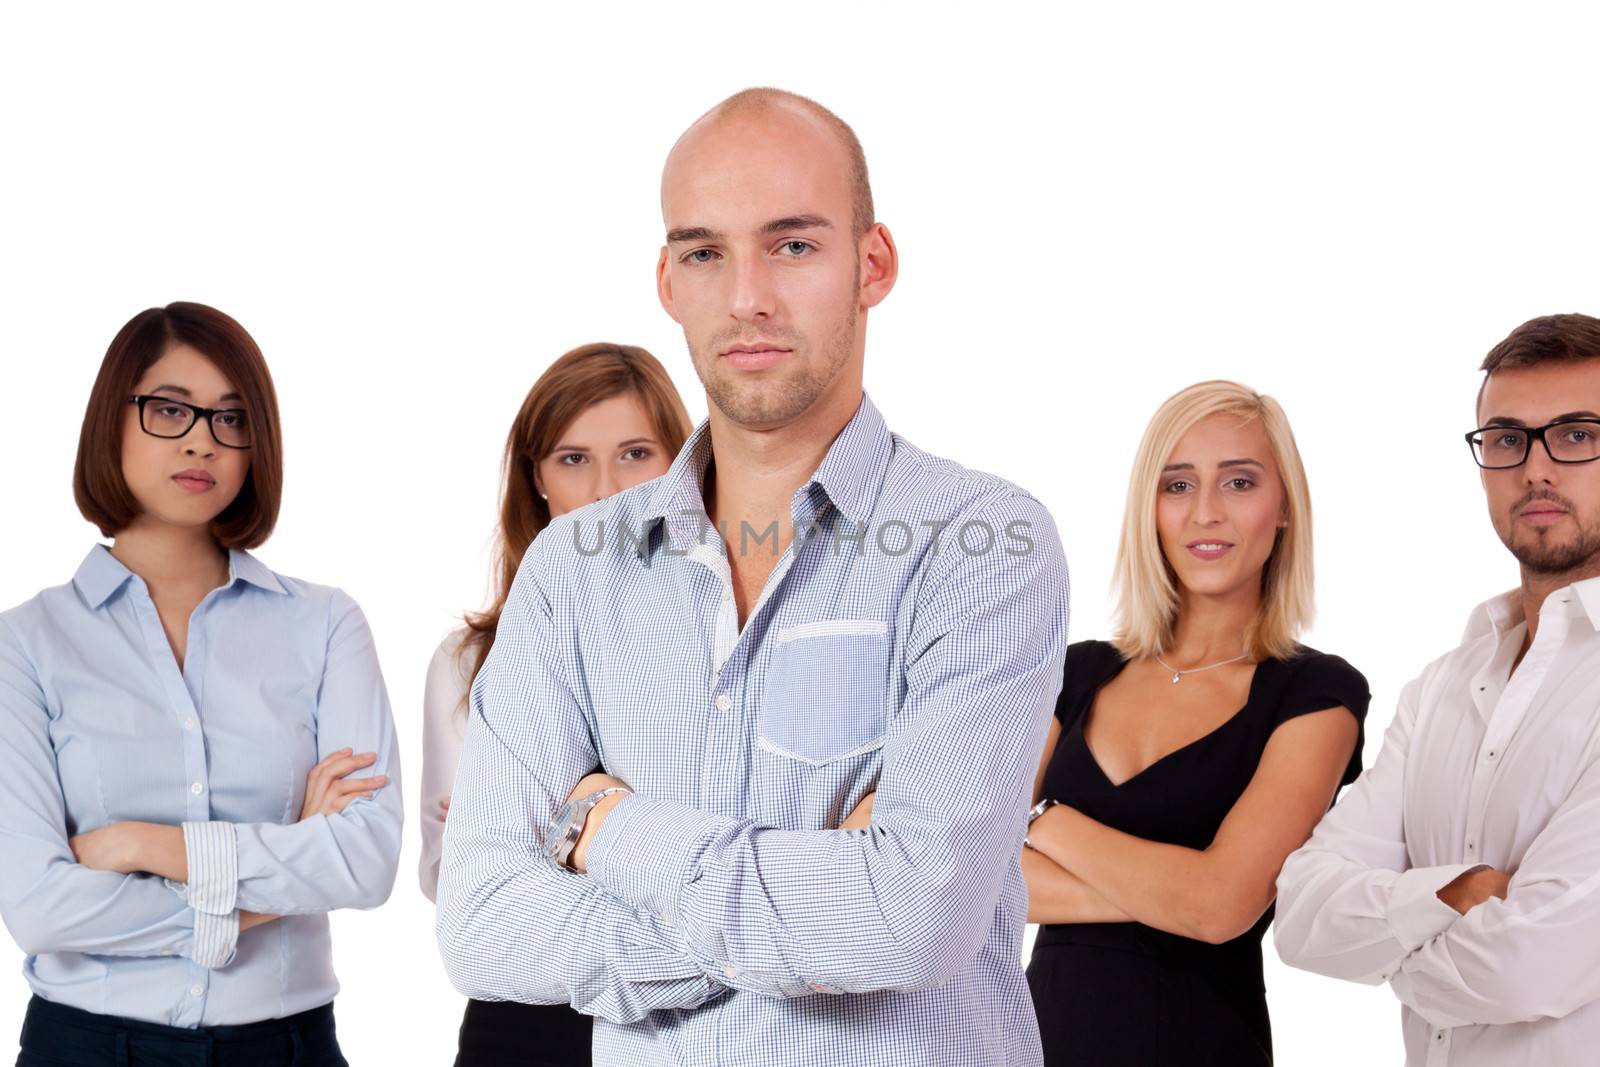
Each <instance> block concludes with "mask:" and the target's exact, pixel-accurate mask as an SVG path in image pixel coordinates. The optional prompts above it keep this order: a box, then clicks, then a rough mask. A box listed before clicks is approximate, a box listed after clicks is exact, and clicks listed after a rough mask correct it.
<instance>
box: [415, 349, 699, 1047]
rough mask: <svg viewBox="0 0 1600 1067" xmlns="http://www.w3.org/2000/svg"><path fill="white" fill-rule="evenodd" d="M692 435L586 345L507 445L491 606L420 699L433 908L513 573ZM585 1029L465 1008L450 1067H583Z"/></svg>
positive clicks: (549, 1008)
mask: <svg viewBox="0 0 1600 1067" xmlns="http://www.w3.org/2000/svg"><path fill="white" fill-rule="evenodd" d="M692 429H693V426H692V424H691V423H690V422H689V415H688V412H687V411H685V410H684V407H683V400H682V399H681V398H680V397H679V396H678V391H677V389H675V388H674V387H673V385H672V379H671V378H670V377H668V376H667V372H666V369H665V368H664V367H662V366H661V363H660V362H659V361H658V360H657V359H656V358H655V357H654V356H652V355H651V354H650V353H649V352H646V351H645V350H644V349H642V348H635V347H633V346H632V345H615V344H606V343H599V344H589V345H583V346H582V347H579V348H575V349H573V350H572V351H570V352H568V353H566V354H565V355H563V356H561V357H560V358H559V359H557V360H556V361H555V362H554V363H552V364H551V365H550V366H549V368H548V369H546V370H545V372H544V373H543V374H542V375H540V376H539V380H538V381H536V382H535V383H534V384H533V388H532V389H530V390H529V392H528V395H527V398H526V399H524V400H523V402H522V408H521V410H520V411H518V412H517V417H516V420H515V421H514V422H513V423H512V425H511V432H510V433H509V434H508V435H507V438H506V451H505V461H504V464H503V468H504V470H503V474H504V484H503V486H502V489H501V494H500V523H499V530H498V536H497V545H496V552H495V555H496V576H495V577H496V582H495V588H494V600H493V602H492V603H491V604H490V605H489V607H488V609H487V610H485V611H482V612H473V613H469V614H468V615H467V617H466V625H465V626H463V627H461V628H459V629H457V630H454V631H452V632H451V633H449V634H447V635H446V636H445V639H444V641H443V642H442V643H441V644H440V645H439V648H438V649H437V651H435V652H434V655H433V659H432V661H431V662H430V663H429V664H428V677H427V686H426V693H425V696H424V699H423V723H424V738H423V753H422V861H421V864H420V869H419V872H418V873H419V875H420V878H421V882H422V891H423V893H425V894H426V895H427V897H428V899H429V900H432V899H434V894H435V892H436V891H437V888H438V884H439V861H440V857H441V855H442V850H443V844H444V829H445V822H446V819H447V817H448V814H447V813H448V812H449V809H450V792H451V790H452V788H453V787H454V784H455V777H456V766H457V764H459V763H460V762H461V743H462V739H463V736H464V731H465V728H466V718H467V690H468V688H469V687H470V686H471V684H472V679H473V677H474V676H475V675H476V674H477V673H478V669H479V668H480V667H482V666H483V661H484V659H485V658H486V657H487V656H488V655H489V648H490V646H491V645H493V644H494V637H495V632H496V630H497V628H498V626H499V623H500V611H501V609H502V608H504V607H505V602H506V596H507V595H508V594H509V593H510V591H511V582H512V579H513V578H515V577H516V575H517V565H518V564H519V563H521V562H522V555H523V553H524V552H526V551H527V550H528V546H529V545H530V544H532V543H533V539H534V538H535V537H537V536H538V535H539V533H540V531H542V530H543V529H544V528H545V527H546V526H547V525H549V522H550V520H551V518H553V517H554V516H557V515H563V514H565V513H566V512H569V511H575V510H576V509H578V508H581V507H583V506H584V505H585V504H591V503H593V502H594V501H596V500H599V499H601V498H603V497H607V496H610V495H611V494H613V493H617V492H621V491H622V490H624V489H628V488H631V487H632V486H635V485H638V484H640V483H642V482H646V481H649V480H650V479H652V478H656V477H658V476H660V475H661V474H664V473H665V472H666V470H667V467H668V466H670V465H671V463H672V459H673V457H674V456H676V455H677V454H678V450H679V449H680V448H682V447H683V442H684V441H685V440H686V439H687V438H688V436H689V432H690V431H691V430H692ZM592 1025H593V1024H592V1022H591V1020H590V1019H589V1017H588V1016H586V1015H580V1014H578V1013H577V1012H575V1011H573V1010H572V1009H571V1008H570V1007H568V1006H567V1005H564V1004H521V1003H516V1002H512V1001H485V1000H473V1001H469V1002H468V1003H467V1010H466V1015H465V1016H464V1018H463V1019H462V1023H461V1031H460V1036H459V1043H458V1048H457V1055H456V1061H455V1062H456V1067H494V1065H498V1064H518V1065H521V1067H570V1065H578V1064H583V1065H587V1064H588V1063H589V1062H590V1030H591V1028H592Z"/></svg>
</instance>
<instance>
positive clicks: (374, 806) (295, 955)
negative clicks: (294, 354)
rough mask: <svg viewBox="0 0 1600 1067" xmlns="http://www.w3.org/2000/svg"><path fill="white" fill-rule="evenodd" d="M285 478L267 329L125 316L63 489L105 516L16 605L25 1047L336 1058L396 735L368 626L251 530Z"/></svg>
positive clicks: (12, 901) (4, 679) (212, 314)
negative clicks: (71, 562) (264, 343)
mask: <svg viewBox="0 0 1600 1067" xmlns="http://www.w3.org/2000/svg"><path fill="white" fill-rule="evenodd" d="M281 480H282V450H281V445H280V441H279V422H278V411H277V401H276V399H275V395H274V392H273V387H272V379H271V376H270V375H269V374H268V371H267V366H266V363H265V361H264V360H263V359H262V357H261V353H260V351H259V349H258V348H257V347H256V344H255V342H254V341H253V340H252V339H251V338H250V335H249V334H247V333H246V332H245V331H244V329H243V328H242V327H240V325H239V324H238V323H237V322H235V321H234V320H233V319H231V318H229V317H228V316H226V315H224V314H223V313H221V312H220V311H217V310H215V309H213V308H209V307H205V306H203V305H200V304H186V303H178V304H170V305H168V306H166V307H164V308H151V309H150V310H148V311H144V312H141V313H140V314H138V315H136V316H135V317H134V318H133V319H132V320H131V321H130V322H129V323H128V324H127V325H126V326H124V327H123V328H122V330H121V332H119V333H118V334H117V336H116V338H115V339H114V340H113V341H112V343H111V347H110V349H109V350H108V351H107V353H106V356H105V359H104V361H103V362H102V364H101V367H100V373H99V376H98V378H97V379H96V381H95V384H94V388H93V390H92V392H91V394H90V397H89V404H88V410H87V413H86V414H85V417H84V421H83V429H82V434H81V437H80V440H79V446H78V458H77V465H76V469H75V471H74V475H73V488H74V493H75V496H76V497H77V503H78V507H79V510H80V511H82V512H83V514H84V516H85V517H86V518H87V519H89V521H91V522H93V523H94V524H95V525H96V526H98V527H99V528H100V531H101V532H102V533H103V534H104V535H105V536H106V537H107V538H110V539H111V544H110V545H109V546H108V545H95V546H94V547H93V548H91V549H90V550H89V553H88V555H87V556H86V557H85V558H84V561H83V563H82V565H81V566H80V567H79V568H78V571H77V573H76V574H75V575H74V576H73V578H72V580H71V581H70V582H68V583H67V584H65V585H59V586H55V587H53V588H50V589H46V590H44V591H43V592H41V593H40V594H38V595H37V596H35V597H34V598H33V599H32V600H29V601H28V602H27V603H25V604H22V605H20V606H19V607H16V608H13V609H12V610H10V611H7V612H5V613H4V614H0V855H3V856H4V857H5V860H4V863H0V916H3V917H4V919H5V923H6V926H7V928H8V929H9V930H10V931H11V933H12V935H13V936H14V937H15V938H16V940H17V942H18V944H19V945H21V946H22V948H23V950H24V951H25V952H26V953H27V955H28V958H27V963H26V965H25V968H24V970H25V974H26V976H27V979H28V983H29V985H30V986H32V988H33V991H34V997H33V1000H32V1001H31V1002H30V1004H29V1006H28V1012H27V1017H26V1020H25V1021H24V1023H23V1030H22V1040H21V1044H22V1052H21V1057H20V1058H19V1060H18V1061H17V1062H18V1063H19V1064H21V1065H43V1064H58V1063H60V1064H65V1063H71V1064H77V1065H94V1064H108V1065H110V1064H123V1063H127V1062H129V1059H130V1056H136V1057H137V1058H138V1061H139V1062H152V1063H158V1062H159V1063H169V1062H189V1061H190V1060H191V1059H193V1058H198V1059H203V1060H204V1062H207V1063H210V1064H214V1065H217V1067H226V1065H228V1064H245V1063H248V1064H252V1065H257V1064H259V1065H271V1064H283V1065H285V1067H287V1065H289V1064H296V1065H300V1067H313V1065H342V1064H344V1063H345V1060H344V1058H343V1056H342V1055H341V1054H340V1051H339V1044H338V1040H337V1038H336V1036H335V1033H334V1022H333V1007H332V1000H333V996H334V992H335V991H336V989H337V985H336V983H335V980H334V976H333V967H332V952H331V946H330V944H329V932H328V918H327V913H328V912H330V911H332V910H333V909H335V908H346V907H357V908H371V907H376V906H377V905H379V904H381V903H383V901H384V900H385V899H386V898H387V897H388V895H389V890H390V888H391V886H392V885H393V883H394V876H395V868H396V864H397V862H398V859H399V852H400V825H401V800H400V795H399V791H398V790H399V784H398V781H397V780H396V776H397V775H398V771H399V766H398V754H397V750H396V743H395V733H394V724H393V722H392V720H391V717H390V713H389V702H388V697H387V695H386V694H385V691H384V685H383V679H382V677H381V676H380V674H379V670H378V660H377V656H376V654H375V653H374V650H373V646H372V635H371V633H370V632H369V630H368V628H367V624H366V620H365V619H364V618H363V617H362V614H361V611H360V609H359V608H358V607H357V606H356V604H355V602H354V601H352V600H351V599H350V598H349V597H348V596H346V595H345V594H344V593H342V592H340V591H339V590H337V589H333V588H330V587H328V586H321V585H313V584H311V583H309V582H303V581H300V580H298V579H294V578H288V577H285V576H283V575H280V574H277V573H275V572H273V571H272V570H270V569H268V568H267V567H266V566H265V565H264V564H262V563H261V562H260V561H258V560H257V559H256V558H255V557H254V556H252V555H251V554H250V553H249V552H248V551H247V550H248V549H250V548H253V547H255V546H257V545H259V544H261V543H262V542H263V541H265V540H266V539H267V536H268V535H269V534H270V533H271V532H272V528H273V525H274V522H275V520H276V518H277V512H278V499H279V492H280V489H281Z"/></svg>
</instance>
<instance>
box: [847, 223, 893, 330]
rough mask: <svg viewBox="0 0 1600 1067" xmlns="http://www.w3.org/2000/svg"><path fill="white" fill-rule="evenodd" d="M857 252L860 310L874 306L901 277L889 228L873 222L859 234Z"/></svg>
mask: <svg viewBox="0 0 1600 1067" xmlns="http://www.w3.org/2000/svg"><path fill="white" fill-rule="evenodd" d="M857 251H858V252H859V259H860V261H861V307H862V308H863V309H865V308H870V307H877V306H878V304H879V303H880V302H882V300H883V298H884V297H886V296H888V295H889V290H890V289H893V288H894V283H895V279H896V278H898V277H899V276H900V252H899V250H898V249H896V248H895V246H894V236H893V235H892V234H890V233H889V227H887V226H885V225H884V224H883V223H881V222H875V223H873V224H872V227H871V229H869V230H867V232H866V233H864V234H862V235H861V241H860V243H859V244H858V245H857Z"/></svg>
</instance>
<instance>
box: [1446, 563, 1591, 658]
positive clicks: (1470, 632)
mask: <svg viewBox="0 0 1600 1067" xmlns="http://www.w3.org/2000/svg"><path fill="white" fill-rule="evenodd" d="M1539 613H1540V614H1541V615H1544V614H1556V613H1560V614H1564V615H1567V616H1568V617H1570V618H1577V617H1580V616H1581V617H1583V618H1586V619H1588V620H1589V625H1590V626H1592V627H1594V628H1595V630H1597V631H1600V578H1585V579H1584V580H1583V581H1581V582H1573V583H1572V584H1571V585H1568V586H1563V587H1562V588H1560V589H1557V590H1554V591H1553V592H1551V594H1550V595H1549V596H1547V597H1545V601H1544V604H1542V605H1541V606H1540V608H1539ZM1523 621H1524V620H1523V618H1522V590H1521V589H1511V590H1508V591H1506V592H1504V593H1501V594H1500V595H1499V596H1496V597H1492V598H1490V599H1489V600H1485V601H1484V602H1483V603H1482V604H1479V605H1478V606H1477V607H1476V608H1474V609H1472V615H1471V616H1470V617H1469V618H1468V619H1467V629H1466V633H1465V634H1463V635H1462V640H1463V642H1466V641H1472V640H1476V639H1477V638H1480V637H1486V636H1489V635H1490V634H1492V635H1494V636H1495V637H1496V638H1500V637H1503V636H1505V633H1506V631H1507V630H1510V629H1512V628H1513V627H1516V626H1520V625H1521V624H1522V623H1523Z"/></svg>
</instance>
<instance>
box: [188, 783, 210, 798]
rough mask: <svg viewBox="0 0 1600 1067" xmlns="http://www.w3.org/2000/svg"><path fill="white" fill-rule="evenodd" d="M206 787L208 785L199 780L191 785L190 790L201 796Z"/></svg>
mask: <svg viewBox="0 0 1600 1067" xmlns="http://www.w3.org/2000/svg"><path fill="white" fill-rule="evenodd" d="M205 788H206V787H205V786H203V785H201V784H200V783H199V782H195V783H193V784H192V785H190V786H189V792H191V793H193V794H194V795H195V796H199V795H200V794H201V793H203V792H205Z"/></svg>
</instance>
